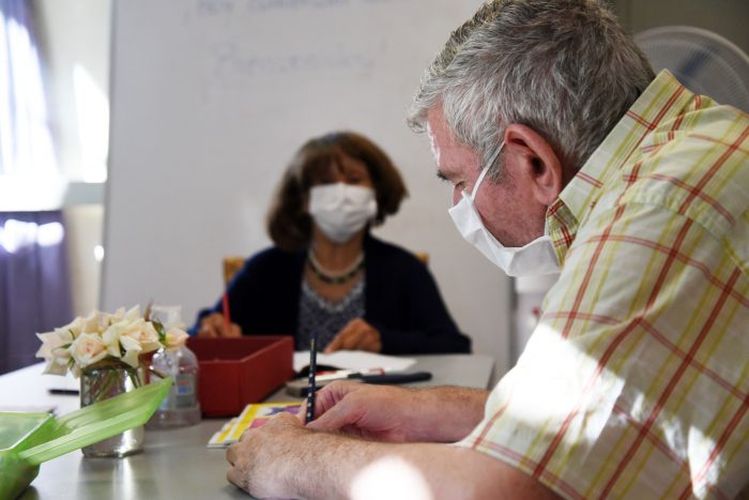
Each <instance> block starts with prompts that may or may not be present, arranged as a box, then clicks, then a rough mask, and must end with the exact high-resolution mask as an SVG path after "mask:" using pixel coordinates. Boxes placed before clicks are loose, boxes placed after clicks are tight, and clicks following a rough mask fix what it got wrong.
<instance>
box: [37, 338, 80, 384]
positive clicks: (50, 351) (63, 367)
mask: <svg viewBox="0 0 749 500" xmlns="http://www.w3.org/2000/svg"><path fill="white" fill-rule="evenodd" d="M36 336H37V337H39V340H41V341H42V345H41V347H39V350H38V351H37V352H36V357H37V358H44V360H45V361H46V362H47V366H46V367H45V368H44V373H50V374H53V375H65V373H67V371H68V362H69V360H70V352H69V351H68V349H67V348H68V347H69V346H70V344H71V343H72V342H73V335H72V334H71V333H70V332H69V331H67V330H62V329H60V328H58V329H56V330H55V331H52V332H47V333H37V334H36Z"/></svg>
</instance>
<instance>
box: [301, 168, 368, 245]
mask: <svg viewBox="0 0 749 500" xmlns="http://www.w3.org/2000/svg"><path fill="white" fill-rule="evenodd" d="M309 214H310V216H312V219H313V220H314V221H315V224H317V226H318V227H319V228H320V230H321V231H322V232H323V233H324V234H325V236H327V237H328V238H330V239H331V241H334V242H336V243H345V242H347V241H348V240H350V239H351V238H352V237H353V236H354V235H355V234H356V233H358V232H359V231H360V230H361V229H362V228H363V227H364V226H365V225H366V224H367V222H369V221H370V220H372V219H373V218H374V216H375V215H376V214H377V200H376V199H375V193H374V190H373V189H372V188H368V187H364V186H352V185H351V184H345V183H343V182H339V183H337V184H323V185H321V186H313V187H312V189H310V192H309Z"/></svg>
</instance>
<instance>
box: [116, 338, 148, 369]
mask: <svg viewBox="0 0 749 500" xmlns="http://www.w3.org/2000/svg"><path fill="white" fill-rule="evenodd" d="M120 344H121V345H122V347H123V349H125V355H124V356H122V361H124V362H125V363H127V364H129V365H130V366H132V367H133V368H137V367H138V363H139V360H138V356H140V354H141V353H142V352H143V347H142V346H141V344H140V343H139V342H138V341H137V340H135V339H134V338H132V337H128V336H127V335H122V336H120Z"/></svg>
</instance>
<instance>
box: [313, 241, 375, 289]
mask: <svg viewBox="0 0 749 500" xmlns="http://www.w3.org/2000/svg"><path fill="white" fill-rule="evenodd" d="M307 263H308V264H309V268H310V269H311V270H312V272H313V273H315V276H317V277H318V278H320V281H322V282H324V283H329V284H331V285H341V284H343V283H346V282H347V281H349V280H351V279H352V278H353V277H354V276H356V275H357V274H359V271H361V270H362V269H364V253H363V252H362V253H361V254H359V256H358V257H357V258H356V259H355V260H354V262H352V263H351V265H349V266H348V267H347V268H346V269H344V270H342V271H337V272H336V271H330V270H328V269H325V268H324V267H323V266H322V265H321V264H320V262H319V261H318V260H317V258H316V257H315V253H314V252H313V251H312V249H310V251H309V252H307Z"/></svg>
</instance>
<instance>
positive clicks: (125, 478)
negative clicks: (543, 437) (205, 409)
mask: <svg viewBox="0 0 749 500" xmlns="http://www.w3.org/2000/svg"><path fill="white" fill-rule="evenodd" d="M409 357H414V358H415V359H416V360H417V363H416V365H415V366H414V367H413V370H414V371H429V372H431V373H432V374H433V379H432V380H431V381H429V382H421V383H418V384H412V386H413V387H419V386H420V387H424V386H427V385H461V386H466V387H476V388H488V384H489V381H490V377H491V375H492V370H493V368H494V360H493V358H491V357H489V356H485V355H479V354H455V355H430V356H409ZM42 369H43V365H42V364H38V365H33V366H30V367H27V368H23V369H21V370H17V371H15V372H11V373H7V374H5V375H2V376H0V408H7V407H9V406H16V407H18V406H23V405H25V406H32V407H34V406H35V407H39V406H55V407H56V408H57V410H56V411H57V413H58V414H60V415H62V414H65V413H67V412H70V411H73V410H75V409H77V408H78V407H79V404H78V397H77V396H53V395H50V394H49V393H48V389H49V388H51V387H61V386H69V385H70V382H66V381H65V379H62V380H61V379H60V377H57V376H53V375H42V374H41V372H42ZM284 399H285V400H288V399H290V398H289V397H288V396H286V395H284V394H283V392H282V391H279V392H277V393H275V394H273V395H272V396H271V397H270V398H268V400H271V401H272V400H275V401H278V400H284ZM226 420H228V419H204V420H203V421H202V422H201V423H200V424H199V425H195V426H192V427H186V428H181V429H173V430H160V431H146V439H145V449H144V451H143V453H139V454H137V455H133V456H130V457H126V458H122V459H109V458H98V459H92V458H86V459H84V458H83V455H82V454H81V452H80V451H75V452H73V453H69V454H67V455H64V456H62V457H59V458H56V459H54V460H51V461H49V462H46V463H44V464H42V466H41V470H40V472H39V476H38V477H37V478H36V479H35V480H34V482H33V483H32V484H31V486H30V487H29V488H28V489H27V490H26V491H25V492H24V494H22V495H21V497H19V498H21V499H23V500H31V499H44V500H46V499H79V500H85V499H96V500H99V499H103V498H107V499H143V498H147V499H161V498H164V499H167V498H168V499H175V498H200V499H202V498H247V495H246V494H245V493H243V492H242V491H240V490H238V489H237V488H235V487H234V486H232V485H231V484H229V483H227V482H226V471H227V464H226V460H225V459H224V454H225V451H224V450H223V449H208V448H206V446H205V445H206V443H207V442H208V440H209V439H210V437H211V435H213V433H214V432H216V431H217V430H218V429H219V428H220V427H221V426H222V425H223V424H224V422H226Z"/></svg>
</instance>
